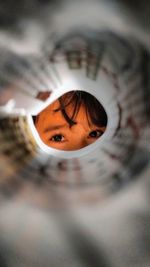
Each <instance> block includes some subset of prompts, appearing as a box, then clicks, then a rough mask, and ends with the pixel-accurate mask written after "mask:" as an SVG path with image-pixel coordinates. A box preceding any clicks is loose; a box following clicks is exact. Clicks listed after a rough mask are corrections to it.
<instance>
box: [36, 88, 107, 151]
mask: <svg viewBox="0 0 150 267" xmlns="http://www.w3.org/2000/svg"><path fill="white" fill-rule="evenodd" d="M33 121H34V125H35V128H36V131H37V133H38V136H39V137H40V139H41V141H42V142H43V143H44V144H45V145H46V146H48V147H51V148H55V149H57V150H63V151H75V150H80V149H82V148H84V147H86V146H88V145H90V144H92V143H94V142H95V141H97V140H98V139H100V138H101V136H102V135H103V134H104V132H105V130H106V127H107V114H106V111H105V110H104V108H103V106H102V105H101V103H100V102H99V101H98V100H97V99H96V98H95V97H94V96H93V95H91V94H90V93H88V92H86V91H69V92H67V93H65V94H64V95H62V96H61V97H59V98H58V99H57V100H55V101H54V102H53V103H52V104H50V105H48V106H47V107H46V108H45V109H43V110H42V111H41V112H40V113H39V114H37V116H34V117H33Z"/></svg>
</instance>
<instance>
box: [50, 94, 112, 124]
mask: <svg viewBox="0 0 150 267" xmlns="http://www.w3.org/2000/svg"><path fill="white" fill-rule="evenodd" d="M58 100H59V103H60V106H59V108H57V109H55V112H58V111H61V112H62V115H63V117H64V118H65V120H66V121H67V123H68V124H69V126H70V127H72V126H73V125H75V124H77V122H76V121H75V118H76V116H77V114H78V112H79V110H80V107H81V105H83V106H84V107H85V111H86V116H87V120H88V124H89V125H90V124H91V123H92V124H94V125H96V126H104V127H106V125H107V114H106V112H105V110H104V108H103V106H102V105H101V104H100V102H99V101H98V100H97V99H96V98H95V97H94V96H93V95H91V94H89V93H87V92H84V91H71V92H68V93H66V94H64V95H63V96H61V97H60V98H59V99H58ZM70 105H71V106H72V114H71V116H69V115H68V114H67V111H66V109H67V107H68V106H70Z"/></svg>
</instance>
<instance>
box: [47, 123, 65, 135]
mask: <svg viewBox="0 0 150 267" xmlns="http://www.w3.org/2000/svg"><path fill="white" fill-rule="evenodd" d="M65 127H66V124H61V125H56V126H49V127H47V128H45V130H44V133H47V132H51V131H55V130H59V129H62V128H65Z"/></svg>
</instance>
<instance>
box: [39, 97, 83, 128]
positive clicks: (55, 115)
mask: <svg viewBox="0 0 150 267" xmlns="http://www.w3.org/2000/svg"><path fill="white" fill-rule="evenodd" d="M59 108H60V102H59V100H56V101H55V102H53V103H52V104H50V105H49V106H48V107H47V108H45V109H44V110H43V111H41V112H40V113H39V116H40V117H42V119H43V120H49V121H51V122H53V123H57V122H60V121H63V122H64V121H65V119H64V116H63V115H62V111H61V110H58V111H56V110H57V109H59ZM65 111H66V112H67V115H68V116H69V117H72V114H73V111H74V104H73V103H70V104H69V105H68V106H66V107H65ZM75 119H76V121H77V122H80V123H87V114H86V110H85V107H84V105H83V104H81V106H80V109H79V111H78V113H77V115H76V117H75ZM65 122H66V121H65Z"/></svg>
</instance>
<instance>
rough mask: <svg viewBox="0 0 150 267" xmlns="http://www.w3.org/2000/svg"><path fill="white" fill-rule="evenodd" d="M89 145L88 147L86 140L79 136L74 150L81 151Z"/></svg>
mask: <svg viewBox="0 0 150 267" xmlns="http://www.w3.org/2000/svg"><path fill="white" fill-rule="evenodd" d="M87 145H88V143H87V141H86V140H85V138H84V137H82V136H81V137H80V136H78V139H77V140H76V141H74V143H73V150H78V149H81V148H83V147H85V146H87Z"/></svg>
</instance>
